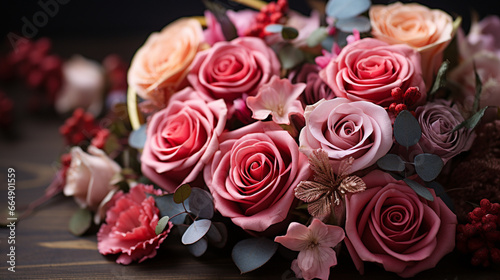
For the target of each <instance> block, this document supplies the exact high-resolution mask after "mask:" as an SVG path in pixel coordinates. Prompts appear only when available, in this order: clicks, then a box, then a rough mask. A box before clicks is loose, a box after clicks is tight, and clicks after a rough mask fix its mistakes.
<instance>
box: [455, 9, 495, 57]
mask: <svg viewBox="0 0 500 280" xmlns="http://www.w3.org/2000/svg"><path fill="white" fill-rule="evenodd" d="M498 30H500V17H498V16H495V15H490V16H487V17H485V18H483V19H482V20H481V21H480V22H477V19H476V20H475V21H473V22H472V25H471V27H470V31H469V34H468V35H467V37H466V36H465V35H464V32H463V30H462V29H459V30H458V33H457V42H458V50H459V51H460V55H461V56H462V58H468V57H470V56H472V55H474V54H475V53H478V52H480V51H490V52H493V53H495V54H496V56H498V57H500V33H499V32H498Z"/></svg>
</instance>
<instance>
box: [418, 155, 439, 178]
mask: <svg viewBox="0 0 500 280" xmlns="http://www.w3.org/2000/svg"><path fill="white" fill-rule="evenodd" d="M413 163H414V164H415V171H416V172H417V174H418V176H420V178H422V180H424V181H426V182H430V181H432V180H434V179H436V177H437V176H438V175H439V173H440V172H441V169H443V160H442V159H441V158H440V157H439V156H437V155H434V154H419V155H416V156H415V158H414V160H413Z"/></svg>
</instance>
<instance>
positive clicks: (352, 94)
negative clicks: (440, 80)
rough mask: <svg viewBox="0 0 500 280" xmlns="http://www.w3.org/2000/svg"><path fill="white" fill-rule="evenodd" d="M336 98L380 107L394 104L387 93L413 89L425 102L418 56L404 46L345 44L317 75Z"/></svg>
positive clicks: (371, 42) (370, 42) (369, 42)
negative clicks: (417, 89)
mask: <svg viewBox="0 0 500 280" xmlns="http://www.w3.org/2000/svg"><path fill="white" fill-rule="evenodd" d="M319 75H320V77H321V79H323V81H325V82H326V83H327V84H328V85H329V86H330V88H332V90H333V92H334V93H335V95H336V96H338V97H343V98H347V99H349V100H352V101H359V100H364V101H370V102H373V103H375V104H378V105H381V106H389V104H391V103H392V102H394V101H395V100H394V98H393V97H392V96H391V90H392V89H393V88H395V87H400V88H402V89H403V90H405V89H407V88H408V87H412V86H416V87H418V88H419V90H420V92H421V93H422V96H421V97H420V100H419V102H422V101H423V100H425V97H426V94H425V92H426V90H425V84H424V81H423V80H422V70H421V68H420V57H419V54H418V53H417V52H416V51H415V50H413V49H412V48H411V47H409V46H407V45H403V44H401V45H389V44H387V43H385V42H382V41H380V40H377V39H372V38H365V39H361V40H359V41H356V42H353V43H351V44H348V45H347V46H346V47H344V48H343V49H342V51H341V52H340V54H339V55H338V56H337V57H336V58H335V59H333V60H332V61H330V63H329V64H328V65H327V66H326V68H325V69H323V70H321V72H320V73H319Z"/></svg>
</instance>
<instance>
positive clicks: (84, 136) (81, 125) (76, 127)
mask: <svg viewBox="0 0 500 280" xmlns="http://www.w3.org/2000/svg"><path fill="white" fill-rule="evenodd" d="M100 130H101V129H100V128H99V126H98V125H97V124H96V123H95V120H94V116H92V115H91V114H90V113H86V112H85V111H84V110H83V109H82V108H78V109H76V110H75V111H74V112H73V115H72V116H71V117H70V118H68V119H66V121H65V122H64V124H63V125H62V126H61V127H60V128H59V133H61V135H62V136H63V137H64V139H65V140H66V144H68V145H70V146H76V145H81V144H82V143H84V142H85V141H90V140H91V139H92V138H94V137H95V136H96V135H97V134H98V133H99V131H100Z"/></svg>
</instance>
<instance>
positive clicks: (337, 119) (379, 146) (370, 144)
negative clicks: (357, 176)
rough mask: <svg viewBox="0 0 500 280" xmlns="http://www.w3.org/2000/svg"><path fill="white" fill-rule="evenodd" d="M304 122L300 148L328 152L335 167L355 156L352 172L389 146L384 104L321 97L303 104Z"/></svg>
mask: <svg viewBox="0 0 500 280" xmlns="http://www.w3.org/2000/svg"><path fill="white" fill-rule="evenodd" d="M304 117H305V119H306V126H305V127H304V128H303V129H302V131H301V132H300V136H299V141H300V150H301V151H302V152H303V153H305V154H306V155H309V154H310V153H311V152H312V151H313V150H317V149H323V150H324V151H325V152H327V153H328V157H329V158H330V161H331V163H332V164H333V166H334V168H333V169H334V170H338V167H339V165H340V163H341V162H342V160H344V159H347V158H349V157H353V158H354V163H353V164H352V167H351V172H354V171H357V170H361V169H364V168H366V167H369V166H370V165H372V164H374V163H375V162H376V161H377V160H378V159H379V158H381V157H382V156H384V155H385V154H386V153H387V152H388V151H389V150H390V148H391V146H392V143H393V141H392V123H391V120H390V118H389V115H388V114H387V112H386V111H385V109H384V108H382V107H380V106H378V105H375V104H373V103H370V102H366V101H354V102H352V101H349V100H347V99H345V98H335V99H332V100H326V101H320V102H318V103H316V104H314V105H310V106H307V107H306V110H305V113H304Z"/></svg>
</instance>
